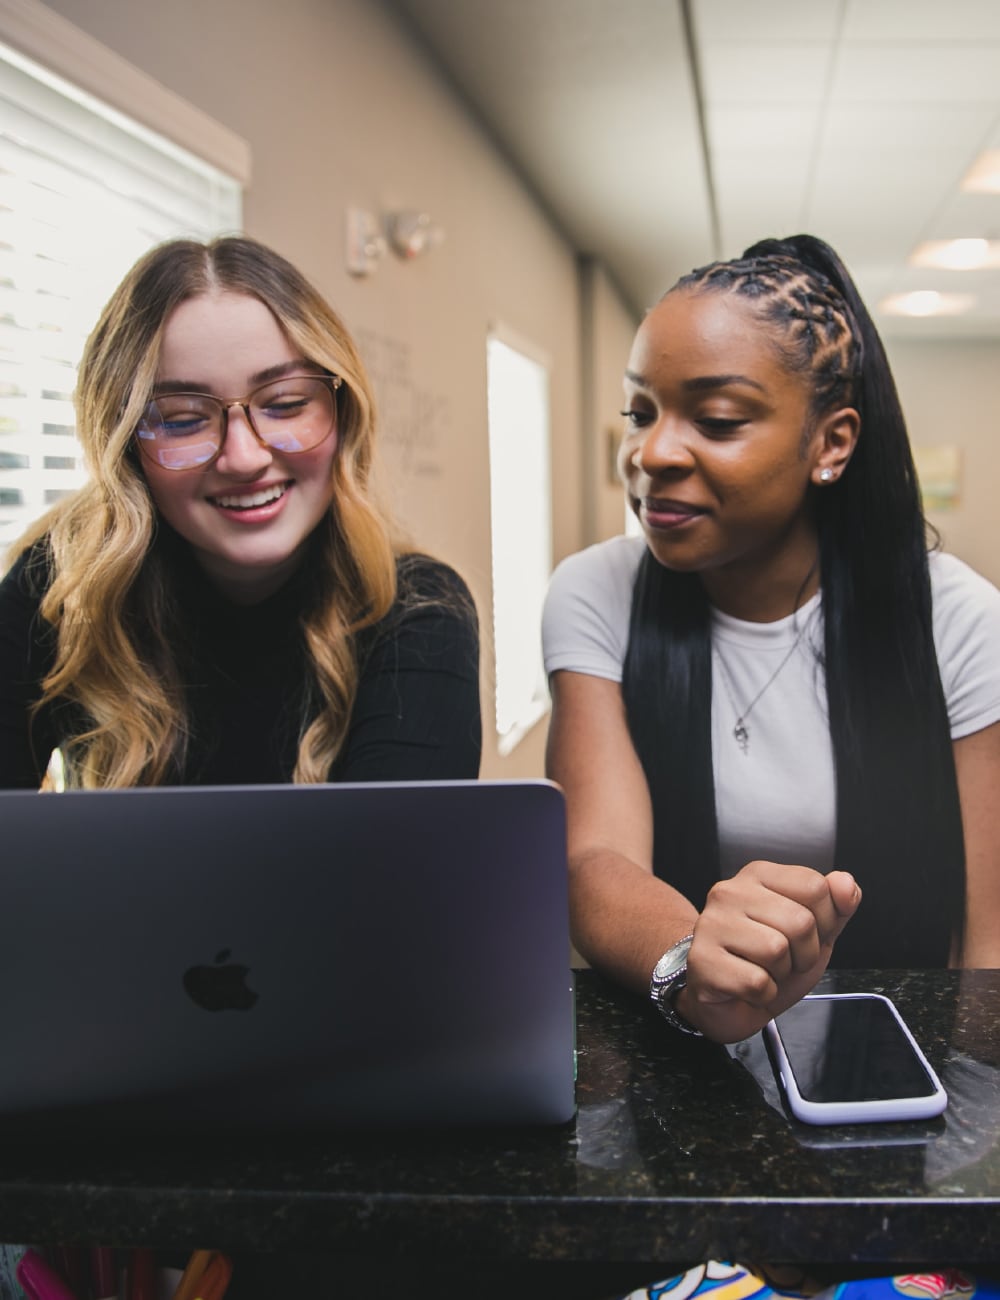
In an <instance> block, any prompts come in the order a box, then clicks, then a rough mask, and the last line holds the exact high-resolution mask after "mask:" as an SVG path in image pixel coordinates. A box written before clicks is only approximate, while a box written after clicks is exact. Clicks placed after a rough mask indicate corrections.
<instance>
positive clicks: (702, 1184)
mask: <svg viewBox="0 0 1000 1300" xmlns="http://www.w3.org/2000/svg"><path fill="white" fill-rule="evenodd" d="M828 979H829V980H830V981H831V982H833V981H834V979H835V980H836V987H838V988H841V989H845V990H848V991H850V990H871V991H876V992H884V993H887V994H889V995H890V996H892V997H893V998H894V999H895V1001H896V1003H897V1005H898V1007H899V1008H900V1010H901V1011H902V1012H903V1014H904V1016H905V1017H906V1018H907V1020H908V1022H909V1024H910V1026H911V1028H912V1029H913V1031H914V1033H915V1035H916V1037H917V1038H918V1040H919V1042H920V1043H921V1045H922V1046H923V1048H924V1050H925V1052H926V1053H927V1055H928V1057H929V1058H930V1060H931V1062H932V1064H933V1065H934V1066H935V1067H936V1068H937V1069H938V1071H939V1072H940V1073H941V1074H942V1076H943V1079H944V1082H945V1086H946V1087H947V1088H948V1090H949V1094H950V1098H951V1100H950V1105H949V1108H948V1110H947V1112H946V1114H945V1115H944V1116H943V1117H941V1118H940V1119H937V1120H933V1121H929V1122H920V1123H910V1124H891V1125H886V1124H882V1125H865V1126H856V1125H855V1126H844V1127H839V1128H830V1129H811V1128H808V1127H806V1126H804V1125H800V1124H798V1123H796V1122H795V1121H793V1120H791V1119H790V1118H789V1117H788V1116H787V1114H786V1113H785V1111H784V1110H783V1108H782V1105H781V1102H780V1099H779V1097H778V1094H777V1091H776V1088H775V1085H774V1082H773V1077H772V1075H771V1072H770V1068H769V1066H768V1064H767V1060H766V1056H765V1055H764V1054H763V1047H762V1044H761V1043H760V1040H759V1038H758V1039H751V1040H749V1041H748V1042H747V1043H745V1044H740V1045H737V1046H736V1047H735V1048H732V1049H726V1048H721V1047H718V1046H715V1045H713V1044H709V1043H706V1042H704V1041H703V1040H698V1039H693V1038H688V1037H685V1036H682V1035H679V1034H675V1033H674V1032H672V1031H671V1030H669V1029H668V1028H667V1027H666V1026H665V1025H664V1024H662V1022H661V1021H660V1020H659V1019H658V1018H657V1017H656V1015H655V1013H654V1012H652V1011H651V1010H648V1009H647V1007H646V1006H645V1004H644V1003H643V1001H642V1000H641V999H637V998H634V997H631V996H629V995H627V994H625V993H622V992H620V991H618V990H616V989H614V988H612V987H611V986H610V985H608V984H606V983H605V982H604V981H602V980H601V979H600V978H599V977H598V976H597V975H596V974H594V973H593V972H590V971H585V972H580V973H579V975H578V986H577V1010H578V1040H577V1042H578V1053H579V1082H578V1104H579V1111H578V1115H577V1118H576V1120H575V1121H574V1122H572V1123H570V1124H568V1125H563V1126H559V1127H556V1128H551V1129H542V1130H525V1129H519V1130H491V1131H489V1130H475V1131H471V1130H469V1131H453V1132H424V1133H413V1132H397V1133H385V1132H366V1133H340V1134H338V1133H323V1134H313V1135H310V1136H308V1137H306V1136H303V1135H301V1134H300V1135H296V1136H291V1137H277V1136H273V1135H272V1136H270V1137H260V1136H256V1137H251V1138H246V1139H239V1140H237V1139H234V1138H231V1137H230V1138H226V1139H225V1140H221V1139H212V1140H205V1139H201V1140H194V1139H191V1140H187V1139H185V1140H177V1139H171V1140H169V1141H165V1140H162V1139H161V1140H152V1139H143V1140H138V1139H135V1140H133V1141H132V1142H130V1143H123V1142H119V1143H117V1144H115V1145H110V1146H109V1145H107V1144H104V1145H97V1144H96V1143H88V1142H86V1141H81V1142H79V1143H78V1144H73V1145H68V1144H65V1143H62V1144H58V1145H54V1144H53V1145H46V1144H41V1143H34V1144H32V1145H31V1146H27V1147H22V1146H20V1145H17V1144H15V1145H9V1144H6V1143H5V1144H4V1147H3V1155H2V1157H0V1236H2V1237H3V1239H4V1240H7V1241H31V1240H41V1241H55V1240H60V1241H74V1240H76V1241H84V1240H89V1241H93V1240H97V1239H102V1240H105V1241H109V1242H114V1243H127V1242H143V1243H146V1244H149V1245H154V1246H160V1247H163V1248H167V1249H177V1250H180V1249H187V1248H189V1247H190V1246H191V1244H192V1243H197V1242H211V1244H213V1245H214V1246H216V1247H218V1248H222V1249H230V1250H233V1251H240V1250H243V1251H247V1250H258V1251H259V1250H267V1251H273V1252H302V1251H313V1252H332V1253H336V1252H353V1253H355V1254H365V1255H374V1256H377V1255H379V1254H380V1253H383V1252H391V1253H392V1254H393V1256H396V1255H413V1256H419V1255H420V1254H421V1253H425V1254H426V1252H428V1251H433V1250H435V1249H438V1250H440V1249H447V1250H448V1251H449V1252H450V1253H451V1254H452V1255H455V1256H465V1257H468V1258H478V1259H494V1260H498V1261H500V1260H511V1259H522V1260H524V1259H527V1260H558V1261H575V1262H577V1263H579V1262H585V1261H598V1260H608V1259H613V1260H618V1261H652V1260H660V1261H663V1260H676V1261H680V1260H697V1259H704V1258H712V1257H714V1258H758V1259H784V1260H809V1261H823V1260H828V1261H838V1260H858V1261H882V1262H885V1261H907V1262H911V1263H920V1262H926V1263H932V1262H936V1263H938V1264H940V1263H942V1262H956V1261H961V1262H964V1263H966V1264H971V1265H975V1264H977V1263H983V1262H987V1261H997V1260H1000V1244H998V1240H1000V1234H998V1233H997V1224H998V1222H1000V1217H998V1212H1000V1070H998V1068H997V1067H998V1066H1000V1016H998V1014H997V1010H998V1007H1000V971H998V972H989V971H977V972H963V973H961V974H960V973H956V972H913V973H907V972H878V973H866V972H850V973H847V974H843V973H842V974H840V975H838V976H837V977H833V976H830V977H828Z"/></svg>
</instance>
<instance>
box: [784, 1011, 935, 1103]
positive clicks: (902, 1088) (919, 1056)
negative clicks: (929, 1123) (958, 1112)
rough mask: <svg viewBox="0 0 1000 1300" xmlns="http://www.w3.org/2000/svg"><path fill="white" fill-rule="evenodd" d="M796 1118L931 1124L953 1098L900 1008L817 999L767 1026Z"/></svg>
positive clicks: (786, 1094) (785, 1089)
mask: <svg viewBox="0 0 1000 1300" xmlns="http://www.w3.org/2000/svg"><path fill="white" fill-rule="evenodd" d="M765 1033H766V1034H767V1037H768V1041H769V1043H770V1045H771V1048H772V1052H773V1056H774V1058H775V1062H776V1066H777V1071H778V1077H779V1079H780V1081H781V1084H782V1087H783V1088H784V1091H785V1096H786V1098H787V1099H788V1105H789V1108H790V1110H791V1112H792V1114H793V1115H794V1116H795V1117H796V1118H797V1119H800V1120H803V1121H804V1122H805V1123H806V1124H863V1123H870V1122H872V1121H876V1120H907V1119H929V1118H931V1117H932V1116H934V1115H940V1114H941V1112H942V1111H943V1110H944V1108H945V1106H946V1105H947V1104H948V1097H947V1094H946V1093H945V1090H944V1088H942V1087H941V1082H940V1080H939V1079H938V1077H937V1075H936V1074H935V1073H934V1071H933V1070H932V1069H931V1066H930V1064H929V1062H928V1061H927V1058H926V1057H925V1056H924V1054H923V1052H922V1051H921V1050H920V1048H919V1047H918V1046H917V1044H916V1041H915V1040H914V1037H913V1035H912V1034H911V1033H910V1031H909V1029H908V1028H907V1027H906V1025H905V1023H904V1022H903V1018H902V1017H901V1016H900V1014H899V1012H898V1011H897V1010H896V1008H895V1006H894V1005H893V1003H892V1002H891V1001H890V1000H889V999H888V998H887V997H883V996H882V994H880V993H813V994H810V995H809V996H807V997H804V998H803V999H802V1000H801V1001H800V1002H797V1003H796V1004H795V1006H793V1007H789V1009H788V1010H787V1011H784V1012H782V1014H781V1015H780V1016H776V1017H775V1019H774V1020H772V1021H770V1022H769V1023H768V1024H767V1025H766V1026H765Z"/></svg>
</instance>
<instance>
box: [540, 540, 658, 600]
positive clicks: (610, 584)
mask: <svg viewBox="0 0 1000 1300" xmlns="http://www.w3.org/2000/svg"><path fill="white" fill-rule="evenodd" d="M645 552H646V543H645V541H644V539H643V538H641V537H611V538H609V539H608V540H607V541H606V542H597V543H596V544H595V545H594V546H588V547H586V548H585V549H584V550H582V551H577V552H576V554H575V555H568V556H567V557H566V558H565V559H564V560H563V561H561V563H559V564H558V565H557V566H556V569H555V572H554V573H553V574H552V581H551V584H550V590H560V591H561V590H569V591H573V590H579V589H583V590H586V589H590V590H600V589H603V590H610V591H615V592H620V591H621V590H622V589H623V588H624V589H625V590H627V592H628V598H629V601H630V602H631V599H632V588H633V586H634V585H635V575H636V573H637V571H638V568H639V562H640V560H641V559H642V557H643V555H644V554H645Z"/></svg>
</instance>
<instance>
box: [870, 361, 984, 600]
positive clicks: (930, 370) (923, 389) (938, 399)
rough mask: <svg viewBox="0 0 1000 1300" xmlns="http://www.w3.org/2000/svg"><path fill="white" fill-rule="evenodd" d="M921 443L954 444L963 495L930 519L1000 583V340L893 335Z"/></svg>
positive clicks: (903, 393) (898, 371)
mask: <svg viewBox="0 0 1000 1300" xmlns="http://www.w3.org/2000/svg"><path fill="white" fill-rule="evenodd" d="M886 350H887V352H888V354H889V360H890V363H891V365H892V368H893V373H894V374H895V376H896V384H897V386H898V388H899V395H900V400H901V401H902V403H903V409H904V411H905V413H906V420H907V424H908V426H909V430H910V438H911V441H912V442H913V444H914V446H935V445H939V444H948V443H951V444H954V445H955V446H957V447H958V448H959V452H960V455H961V468H962V477H961V495H960V500H959V504H958V506H957V507H956V508H955V509H954V510H948V511H944V510H937V511H932V512H931V513H930V516H929V517H930V520H931V522H932V523H933V524H934V526H935V527H936V528H937V529H938V531H939V532H940V534H941V538H942V541H943V543H944V546H945V548H946V549H947V550H949V551H952V552H953V553H954V554H955V555H958V556H960V557H961V559H963V560H965V561H966V563H968V564H971V565H972V567H973V568H974V569H978V571H979V572H980V573H982V574H983V575H984V576H985V577H987V578H989V579H990V581H991V582H993V583H995V584H997V585H998V586H1000V525H998V522H997V518H998V512H997V487H998V485H1000V378H998V376H1000V343H996V342H988V341H984V342H978V341H971V340H970V341H967V342H945V341H939V342H925V341H922V340H913V339H897V340H891V339H890V340H887V341H886Z"/></svg>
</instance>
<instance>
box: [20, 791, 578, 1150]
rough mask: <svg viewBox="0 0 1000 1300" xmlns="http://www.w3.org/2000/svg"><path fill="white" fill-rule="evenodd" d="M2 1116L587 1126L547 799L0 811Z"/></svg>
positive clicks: (176, 795)
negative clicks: (575, 1121)
mask: <svg viewBox="0 0 1000 1300" xmlns="http://www.w3.org/2000/svg"><path fill="white" fill-rule="evenodd" d="M0 835H2V841H3V857H4V868H3V906H2V910H0V930H2V933H0V1016H2V1024H3V1047H4V1050H3V1054H2V1058H0V1120H5V1121H6V1120H14V1121H15V1122H16V1123H17V1125H18V1127H19V1128H20V1127H21V1126H23V1124H24V1123H26V1122H31V1121H32V1119H33V1118H34V1120H35V1121H37V1122H38V1123H40V1124H44V1125H45V1126H46V1128H47V1129H50V1128H51V1127H52V1126H53V1125H60V1124H62V1125H63V1126H64V1127H66V1128H69V1129H80V1130H86V1131H93V1130H101V1131H104V1130H109V1129H110V1130H115V1129H120V1130H123V1131H132V1130H135V1129H146V1130H163V1131H169V1130H171V1129H174V1128H184V1129H190V1128H192V1127H202V1126H204V1127H220V1126H224V1127H229V1128H246V1127H250V1128H258V1127H277V1128H305V1127H316V1126H340V1125H354V1124H366V1125H368V1124H389V1125H398V1124H407V1125H410V1124H421V1125H422V1124H442V1123H446V1124H455V1123H461V1124H553V1123H560V1122H563V1121H565V1120H568V1119H570V1118H571V1117H572V1115H573V1114H574V1052H573V1041H574V1019H573V993H572V978H571V971H570V946H569V934H568V921H567V901H566V838H565V817H564V807H563V798H562V794H561V792H560V791H559V789H558V788H557V787H556V786H554V785H552V784H551V783H549V782H545V781H525V782H507V781H497V782H493V781H458V782H429V783H406V784H372V785H326V786H256V787H254V786H251V787H240V788H235V787H224V788H221V787H220V788H197V787H196V788H184V789H181V788H162V789H151V790H120V791H100V792H74V793H65V794H36V793H34V792H31V793H27V792H10V791H8V792H0Z"/></svg>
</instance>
